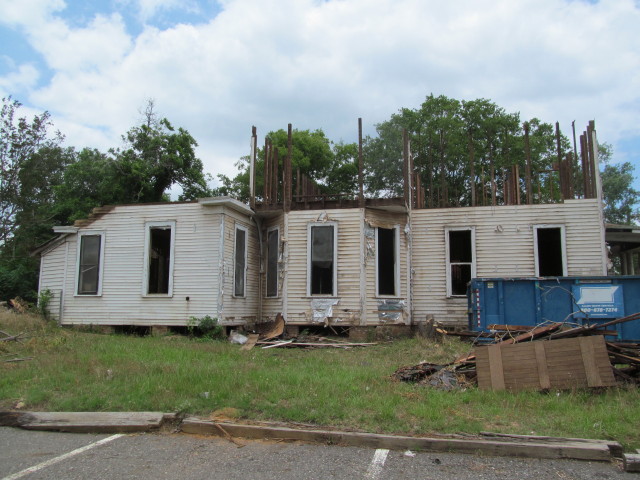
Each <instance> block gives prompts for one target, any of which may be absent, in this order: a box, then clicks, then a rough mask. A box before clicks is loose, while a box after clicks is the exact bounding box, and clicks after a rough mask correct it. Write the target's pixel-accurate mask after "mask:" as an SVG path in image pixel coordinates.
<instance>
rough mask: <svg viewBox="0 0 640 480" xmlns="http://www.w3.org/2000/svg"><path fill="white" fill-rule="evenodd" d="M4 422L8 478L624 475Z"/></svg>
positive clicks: (551, 463)
mask: <svg viewBox="0 0 640 480" xmlns="http://www.w3.org/2000/svg"><path fill="white" fill-rule="evenodd" d="M237 441H238V442H239V443H241V444H242V445H244V446H242V447H238V446H237V445H235V444H233V443H231V442H229V441H228V440H226V439H222V438H218V437H205V436H196V435H185V434H166V433H164V434H163V433H154V434H132V435H111V434H103V435H95V434H72V433H54V432H41V431H26V430H19V429H14V428H9V427H0V479H2V480H14V479H18V478H27V479H60V478H65V479H87V478H110V479H120V478H123V479H124V478H127V479H132V478H134V479H135V478H140V479H151V478H153V479H175V478H180V479H185V480H188V479H204V478H207V479H247V478H251V479H274V478H277V479H278V480H290V479H291V480H293V479H321V478H322V479H326V478H332V479H349V480H354V479H409V478H416V479H515V478H517V479H536V480H542V479H563V480H569V479H594V480H595V479H617V478H638V476H637V475H634V474H630V473H624V472H622V470H621V467H620V465H619V464H617V463H606V462H581V461H571V460H538V459H518V458H506V457H489V456H476V455H465V454H450V453H446V454H445V453H428V452H401V451H388V450H382V449H378V450H375V449H366V448H357V447H342V446H337V445H308V444H302V443H289V442H270V441H248V440H242V439H238V440H237Z"/></svg>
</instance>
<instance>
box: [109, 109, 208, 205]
mask: <svg viewBox="0 0 640 480" xmlns="http://www.w3.org/2000/svg"><path fill="white" fill-rule="evenodd" d="M144 115H145V121H144V123H142V124H141V125H138V126H135V127H133V128H131V129H130V130H129V131H128V132H127V133H126V134H125V135H124V136H123V137H122V138H123V140H124V142H125V148H124V149H122V150H113V151H112V152H111V153H112V155H113V156H114V162H115V179H114V181H115V183H116V184H117V185H118V188H120V189H122V192H121V195H122V197H121V199H120V200H121V201H122V202H131V203H138V202H140V203H144V202H160V201H163V200H166V197H165V195H166V194H167V191H168V190H169V188H171V187H172V186H174V185H179V186H180V187H181V188H182V194H181V195H180V199H181V200H193V199H195V198H198V197H203V196H206V195H207V194H208V193H209V190H208V187H207V177H206V176H205V175H204V173H203V170H202V169H203V166H202V161H201V160H200V159H199V158H197V157H196V155H195V147H196V146H197V145H198V144H197V142H196V141H195V139H194V138H193V137H192V136H191V135H190V134H189V132H188V131H186V130H185V129H183V128H178V130H176V129H175V128H174V127H173V126H172V125H171V123H169V120H167V119H166V118H162V119H159V118H158V116H157V115H156V113H155V111H154V103H153V101H152V100H150V101H149V102H148V103H147V107H146V110H145V112H144Z"/></svg>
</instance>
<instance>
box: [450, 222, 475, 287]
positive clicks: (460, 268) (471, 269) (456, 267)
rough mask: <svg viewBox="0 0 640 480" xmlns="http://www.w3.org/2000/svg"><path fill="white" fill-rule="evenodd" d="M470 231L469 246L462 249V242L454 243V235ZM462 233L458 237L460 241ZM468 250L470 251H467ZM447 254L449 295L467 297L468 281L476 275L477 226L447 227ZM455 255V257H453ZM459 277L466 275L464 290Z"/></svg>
mask: <svg viewBox="0 0 640 480" xmlns="http://www.w3.org/2000/svg"><path fill="white" fill-rule="evenodd" d="M463 232H468V235H469V247H468V249H467V248H464V249H463V251H460V244H459V243H458V244H456V245H452V243H453V242H452V235H458V234H462V233H463ZM462 238H463V237H462V235H460V237H459V238H458V239H457V240H458V242H460V239H462ZM465 250H468V251H465ZM445 254H446V268H447V272H446V273H447V297H453V298H458V297H466V295H467V292H466V283H467V282H468V281H469V280H471V279H472V278H474V277H475V276H476V238H475V227H448V228H445ZM452 257H453V258H452ZM459 277H464V278H463V279H462V280H463V281H464V284H465V287H464V292H463V288H462V287H461V284H462V283H463V282H462V281H461V280H460V278H459Z"/></svg>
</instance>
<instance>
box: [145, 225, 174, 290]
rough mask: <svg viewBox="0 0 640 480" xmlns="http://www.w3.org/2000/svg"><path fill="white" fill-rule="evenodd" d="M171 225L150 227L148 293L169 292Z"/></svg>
mask: <svg viewBox="0 0 640 480" xmlns="http://www.w3.org/2000/svg"><path fill="white" fill-rule="evenodd" d="M170 274H171V227H151V228H150V229H149V283H148V288H147V293H163V294H168V293H169V277H170Z"/></svg>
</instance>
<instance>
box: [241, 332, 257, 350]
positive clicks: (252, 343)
mask: <svg viewBox="0 0 640 480" xmlns="http://www.w3.org/2000/svg"><path fill="white" fill-rule="evenodd" d="M259 336H260V335H258V334H257V333H252V334H250V335H249V336H248V340H247V342H246V343H245V344H244V345H242V347H240V350H251V349H252V348H253V347H254V346H255V345H256V342H257V341H258V337H259Z"/></svg>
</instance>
